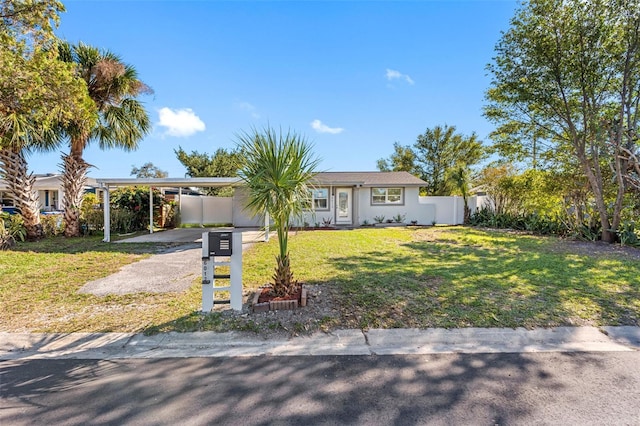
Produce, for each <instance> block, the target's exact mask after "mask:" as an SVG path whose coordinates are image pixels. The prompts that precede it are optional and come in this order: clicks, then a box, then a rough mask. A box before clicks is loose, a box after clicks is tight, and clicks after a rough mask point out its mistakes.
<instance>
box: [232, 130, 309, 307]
mask: <svg viewBox="0 0 640 426" xmlns="http://www.w3.org/2000/svg"><path fill="white" fill-rule="evenodd" d="M238 143H239V146H240V150H241V151H242V153H243V155H244V157H245V158H244V162H243V163H242V166H241V168H240V170H239V176H240V178H241V179H242V180H243V181H244V183H245V184H246V187H247V190H248V200H249V201H248V204H247V208H248V209H249V210H251V211H252V212H253V213H255V214H263V213H264V212H267V213H269V216H270V218H271V219H272V220H273V222H274V227H275V229H276V231H277V233H278V243H279V248H280V254H279V256H278V257H277V259H276V262H277V267H276V272H275V275H274V277H275V278H276V280H275V281H274V283H273V287H274V289H273V291H274V292H275V294H276V295H279V296H283V295H286V294H291V293H292V292H293V291H294V290H295V285H296V283H295V281H294V280H293V274H291V272H290V262H289V252H288V248H287V244H288V239H289V229H290V226H291V225H290V221H291V220H292V219H294V218H298V217H302V214H303V213H304V208H305V206H306V205H307V203H308V198H309V190H310V187H309V182H310V181H311V179H312V178H313V176H314V175H315V174H316V167H317V165H318V163H319V160H318V159H317V158H315V157H314V155H313V153H312V146H311V145H310V144H309V143H308V142H307V140H306V138H304V137H303V136H301V135H299V134H297V133H291V132H287V133H286V134H284V133H282V131H280V132H276V131H275V130H274V129H271V128H269V127H267V128H265V129H264V130H263V131H261V132H260V131H258V130H256V129H254V130H252V131H251V132H250V133H242V134H241V135H240V136H239V141H238Z"/></svg>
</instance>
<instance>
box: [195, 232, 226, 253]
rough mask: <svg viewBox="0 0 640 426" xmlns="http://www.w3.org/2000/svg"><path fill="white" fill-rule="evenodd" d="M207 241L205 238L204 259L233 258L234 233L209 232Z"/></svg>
mask: <svg viewBox="0 0 640 426" xmlns="http://www.w3.org/2000/svg"><path fill="white" fill-rule="evenodd" d="M206 235H207V239H206V240H207V241H206V242H205V239H204V238H203V240H202V241H203V248H205V247H204V245H205V244H206V246H207V247H206V251H205V250H203V253H202V254H203V257H210V256H231V255H232V254H233V233H231V232H207V233H206Z"/></svg>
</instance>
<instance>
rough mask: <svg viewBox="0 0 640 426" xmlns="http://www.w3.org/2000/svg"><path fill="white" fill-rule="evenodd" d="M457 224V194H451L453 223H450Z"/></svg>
mask: <svg viewBox="0 0 640 426" xmlns="http://www.w3.org/2000/svg"><path fill="white" fill-rule="evenodd" d="M457 224H458V196H457V195H454V196H453V223H452V225H457Z"/></svg>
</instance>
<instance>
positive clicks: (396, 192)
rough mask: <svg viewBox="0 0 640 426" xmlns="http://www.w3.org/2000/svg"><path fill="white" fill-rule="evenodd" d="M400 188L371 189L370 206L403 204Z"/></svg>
mask: <svg viewBox="0 0 640 426" xmlns="http://www.w3.org/2000/svg"><path fill="white" fill-rule="evenodd" d="M402 195H403V194H402V188H371V204H403V202H404V200H403V198H402Z"/></svg>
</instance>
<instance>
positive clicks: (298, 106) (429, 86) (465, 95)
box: [29, 0, 517, 177]
mask: <svg viewBox="0 0 640 426" xmlns="http://www.w3.org/2000/svg"><path fill="white" fill-rule="evenodd" d="M64 4H65V6H66V8H67V12H66V13H64V14H63V15H62V16H61V23H60V27H59V28H58V31H57V34H58V35H59V36H60V37H61V38H64V39H66V40H68V41H70V42H72V43H76V42H79V41H83V42H85V43H88V44H91V45H94V46H97V47H101V48H107V49H109V50H111V51H112V52H114V53H116V54H118V55H120V56H121V58H122V59H123V60H124V61H125V62H128V63H130V64H132V65H134V66H135V67H136V68H137V70H138V72H139V76H140V78H141V79H142V80H143V81H144V82H145V83H147V84H148V85H149V86H151V87H152V88H153V90H154V94H153V95H149V96H144V97H143V98H142V101H143V102H144V103H145V105H146V107H147V109H148V111H149V114H150V116H151V118H152V121H153V123H154V126H153V131H152V133H151V134H150V135H148V136H147V137H146V138H145V139H144V140H143V141H142V142H141V143H140V146H139V149H138V150H137V151H134V152H124V151H120V150H110V151H100V150H99V149H98V148H97V146H91V147H90V148H89V149H88V150H87V151H86V154H85V159H86V160H87V161H88V162H89V163H91V164H93V165H94V166H95V168H93V169H92V170H91V171H90V173H89V175H90V176H93V177H129V175H130V172H131V168H132V166H141V165H142V164H144V163H146V162H152V163H153V164H154V165H156V166H157V167H159V168H160V169H162V170H165V171H167V172H169V176H170V177H184V173H185V169H184V167H183V166H182V165H181V164H180V162H179V161H178V160H177V159H176V156H175V154H174V149H177V148H178V147H179V146H181V147H182V148H183V149H184V150H186V151H187V152H191V151H193V150H197V151H199V152H207V153H213V152H214V151H215V150H216V149H217V148H219V147H223V148H233V147H234V146H235V143H236V140H237V137H236V135H237V134H238V133H239V132H243V131H248V130H250V129H251V128H252V127H256V128H259V129H260V128H264V127H265V126H266V125H267V124H270V125H271V126H274V127H281V128H283V129H284V130H287V129H291V130H294V131H297V132H299V133H302V134H304V135H305V136H307V138H308V139H309V140H310V141H311V142H312V143H313V144H314V152H315V153H316V155H317V156H318V157H320V158H321V159H322V162H321V165H320V168H321V169H322V170H325V171H365V170H376V161H377V160H378V159H379V158H382V157H387V156H388V155H389V154H391V152H392V150H393V143H394V142H396V141H398V142H400V143H402V144H405V145H408V144H413V142H415V140H416V137H417V136H418V135H419V134H421V133H423V132H424V131H425V129H426V128H428V127H433V126H435V125H438V124H441V125H444V124H449V125H455V126H456V127H457V129H458V130H459V131H460V132H462V133H465V134H470V133H471V132H476V133H477V134H478V135H479V136H480V137H481V138H482V139H483V140H485V141H486V142H489V140H488V134H489V132H491V130H492V126H491V124H490V123H488V122H487V121H486V120H485V119H484V118H483V117H482V106H483V103H484V101H483V99H484V92H485V90H486V89H487V87H488V85H489V82H490V80H489V77H488V76H487V75H486V70H485V66H486V64H487V63H488V62H490V61H491V58H492V56H493V54H494V50H493V49H494V46H495V44H496V42H497V41H498V38H499V37H500V32H501V31H505V30H506V29H507V28H508V25H509V20H510V18H511V17H512V15H513V13H514V10H515V8H516V7H517V2H515V1H498V0H494V1H408V2H396V1H336V2H327V1H300V2H290V1H258V2H252V1H234V2H221V1H142V0H139V1H87V0H84V1H79V0H67V1H64ZM59 156H60V153H59V152H56V153H50V154H34V155H32V156H31V157H30V159H29V164H30V166H31V169H32V170H33V171H34V172H36V173H47V172H56V171H57V170H58V164H59V163H60V160H59Z"/></svg>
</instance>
